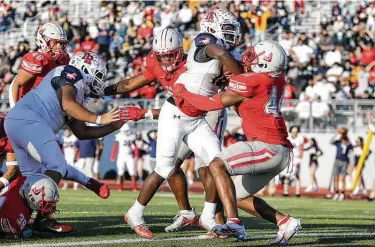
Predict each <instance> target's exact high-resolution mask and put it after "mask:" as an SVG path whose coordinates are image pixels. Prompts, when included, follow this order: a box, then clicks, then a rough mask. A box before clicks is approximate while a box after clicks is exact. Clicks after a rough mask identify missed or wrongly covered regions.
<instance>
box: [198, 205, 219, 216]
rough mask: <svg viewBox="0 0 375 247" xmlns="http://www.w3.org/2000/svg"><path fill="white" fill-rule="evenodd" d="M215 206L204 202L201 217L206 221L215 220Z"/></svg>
mask: <svg viewBox="0 0 375 247" xmlns="http://www.w3.org/2000/svg"><path fill="white" fill-rule="evenodd" d="M216 205H217V204H216V203H212V202H204V208H203V211H202V215H201V217H202V218H208V219H212V218H215V211H216Z"/></svg>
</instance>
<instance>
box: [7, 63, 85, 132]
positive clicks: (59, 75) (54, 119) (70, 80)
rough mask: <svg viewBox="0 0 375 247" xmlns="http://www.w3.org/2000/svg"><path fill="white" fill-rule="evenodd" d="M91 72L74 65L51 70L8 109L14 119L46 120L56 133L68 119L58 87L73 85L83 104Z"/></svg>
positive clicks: (78, 100) (78, 99)
mask: <svg viewBox="0 0 375 247" xmlns="http://www.w3.org/2000/svg"><path fill="white" fill-rule="evenodd" d="M91 80H92V77H91V76H90V75H87V74H85V73H83V72H81V71H80V70H79V69H77V68H75V67H73V66H71V65H66V66H59V67H56V68H55V69H53V70H51V71H50V72H49V73H48V74H47V75H46V76H45V77H44V79H43V81H42V82H41V83H40V84H39V85H38V86H37V87H36V88H35V89H33V90H31V91H30V92H29V93H28V94H26V95H25V97H23V98H22V99H21V100H20V101H19V102H17V104H16V105H15V107H14V108H13V109H12V110H11V111H10V112H9V113H8V117H9V118H12V119H23V120H31V121H43V122H46V123H47V124H48V125H49V126H51V128H52V130H53V131H54V132H55V133H57V132H58V131H59V130H60V129H61V128H62V126H63V125H64V124H65V122H66V120H68V118H69V117H68V116H67V114H66V113H65V112H64V111H63V110H62V106H61V105H60V102H59V99H58V96H57V90H58V89H59V88H60V87H61V86H63V85H69V84H70V85H72V86H73V87H74V88H75V90H76V101H77V102H78V103H79V104H81V105H84V103H85V95H88V92H89V86H88V84H89V82H90V81H91Z"/></svg>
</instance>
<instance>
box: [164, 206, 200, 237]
mask: <svg viewBox="0 0 375 247" xmlns="http://www.w3.org/2000/svg"><path fill="white" fill-rule="evenodd" d="M197 222H198V217H197V215H196V214H195V210H194V208H192V209H191V210H189V211H187V212H183V213H182V212H179V213H178V214H177V215H176V216H175V217H174V218H173V223H172V224H170V225H169V226H167V227H166V228H165V231H166V232H174V231H179V230H181V229H182V228H184V227H186V226H193V225H195V224H197Z"/></svg>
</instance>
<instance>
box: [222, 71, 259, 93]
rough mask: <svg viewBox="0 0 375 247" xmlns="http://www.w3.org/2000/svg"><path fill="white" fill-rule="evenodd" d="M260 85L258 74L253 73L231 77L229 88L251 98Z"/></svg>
mask: <svg viewBox="0 0 375 247" xmlns="http://www.w3.org/2000/svg"><path fill="white" fill-rule="evenodd" d="M258 85H259V83H258V80H257V78H256V76H254V75H253V74H251V73H245V74H241V75H234V76H232V77H231V78H230V81H229V85H228V90H230V91H232V92H233V93H236V94H238V95H241V96H243V97H246V98H249V97H251V96H253V94H254V91H255V88H256V87H257V86H258Z"/></svg>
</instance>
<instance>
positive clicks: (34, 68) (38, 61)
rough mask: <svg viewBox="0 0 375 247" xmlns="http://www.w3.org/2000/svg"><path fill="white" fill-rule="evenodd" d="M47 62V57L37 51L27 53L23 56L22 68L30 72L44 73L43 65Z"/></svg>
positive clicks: (35, 73) (34, 73)
mask: <svg viewBox="0 0 375 247" xmlns="http://www.w3.org/2000/svg"><path fill="white" fill-rule="evenodd" d="M47 62H48V61H47V59H46V58H45V57H44V56H43V55H41V54H39V53H37V52H31V53H27V54H26V55H25V56H24V57H23V58H22V62H21V66H20V69H22V70H25V71H26V72H28V73H30V74H33V75H37V74H40V73H42V71H43V67H44V65H45V64H46V63H47Z"/></svg>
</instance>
